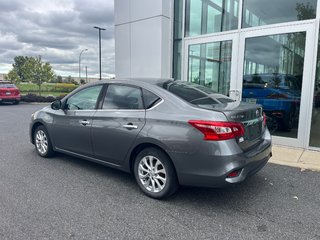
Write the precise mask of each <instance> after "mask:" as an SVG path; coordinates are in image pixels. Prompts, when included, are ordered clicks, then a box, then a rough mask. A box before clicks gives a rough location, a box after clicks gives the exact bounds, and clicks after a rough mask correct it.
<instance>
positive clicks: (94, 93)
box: [66, 85, 102, 110]
mask: <svg viewBox="0 0 320 240" xmlns="http://www.w3.org/2000/svg"><path fill="white" fill-rule="evenodd" d="M101 88H102V85H98V86H94V87H89V88H86V89H83V90H81V91H80V92H78V93H76V94H75V95H73V96H71V97H70V98H69V99H68V100H67V105H66V108H67V109H69V110H92V109H95V107H96V103H97V100H98V97H99V94H100V91H101Z"/></svg>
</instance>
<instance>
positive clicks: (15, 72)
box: [8, 56, 54, 94]
mask: <svg viewBox="0 0 320 240" xmlns="http://www.w3.org/2000/svg"><path fill="white" fill-rule="evenodd" d="M14 62H15V63H14V64H13V65H12V66H13V69H12V70H11V71H10V72H9V73H8V79H9V80H11V81H14V82H25V81H31V82H33V83H35V84H37V85H38V87H39V94H40V90H41V84H42V83H43V82H51V81H52V80H53V79H54V71H53V69H52V67H51V65H50V63H48V62H46V63H44V62H42V59H41V56H38V57H28V56H26V57H24V56H17V57H15V58H14Z"/></svg>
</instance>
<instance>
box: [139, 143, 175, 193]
mask: <svg viewBox="0 0 320 240" xmlns="http://www.w3.org/2000/svg"><path fill="white" fill-rule="evenodd" d="M133 171H134V177H135V179H136V182H137V183H138V186H139V187H140V189H141V190H142V192H143V193H144V194H146V195H147V196H149V197H151V198H155V199H162V198H166V197H169V196H170V195H172V194H173V193H175V192H176V191H177V189H178V187H179V183H178V179H177V175H176V171H175V168H174V166H173V164H172V162H171V159H170V158H169V157H168V156H167V155H166V154H165V153H164V152H163V151H161V150H159V149H157V148H146V149H144V150H142V151H141V152H140V153H139V154H138V155H137V157H136V158H135V162H134V167H133Z"/></svg>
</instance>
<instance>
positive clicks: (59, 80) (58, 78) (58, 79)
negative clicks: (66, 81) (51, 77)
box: [56, 75, 62, 83]
mask: <svg viewBox="0 0 320 240" xmlns="http://www.w3.org/2000/svg"><path fill="white" fill-rule="evenodd" d="M56 81H57V82H58V83H62V77H61V75H58V76H57V78H56Z"/></svg>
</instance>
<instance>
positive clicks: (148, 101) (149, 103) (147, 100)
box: [142, 89, 161, 109]
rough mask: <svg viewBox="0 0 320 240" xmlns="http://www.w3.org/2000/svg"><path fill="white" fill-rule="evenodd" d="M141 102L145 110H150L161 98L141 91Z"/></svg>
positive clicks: (146, 91)
mask: <svg viewBox="0 0 320 240" xmlns="http://www.w3.org/2000/svg"><path fill="white" fill-rule="evenodd" d="M142 92H143V101H144V106H145V108H146V109H149V108H152V107H153V106H154V105H156V104H157V103H158V102H160V101H161V98H160V97H158V96H157V95H155V94H153V93H152V92H150V91H148V90H145V89H143V90H142Z"/></svg>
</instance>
